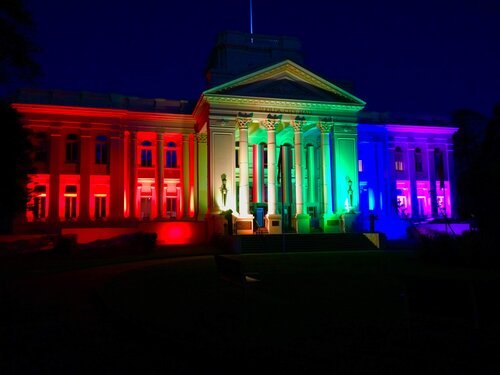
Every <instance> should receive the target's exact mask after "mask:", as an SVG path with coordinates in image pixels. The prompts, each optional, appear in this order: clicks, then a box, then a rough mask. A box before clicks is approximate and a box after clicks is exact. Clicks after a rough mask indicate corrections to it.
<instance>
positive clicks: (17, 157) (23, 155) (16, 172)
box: [0, 100, 32, 233]
mask: <svg viewBox="0 0 500 375" xmlns="http://www.w3.org/2000/svg"><path fill="white" fill-rule="evenodd" d="M0 124H1V126H2V134H3V137H4V138H3V140H4V142H2V147H0V170H1V171H2V183H1V184H0V232H2V233H8V232H10V231H11V229H12V224H13V220H14V219H15V218H16V216H17V215H19V214H21V213H22V212H24V210H25V209H26V202H27V200H28V191H27V183H28V174H29V173H30V172H31V170H32V161H31V152H32V145H31V143H30V141H29V131H28V130H27V129H26V128H24V127H23V126H22V121H21V115H20V114H19V113H18V112H17V111H16V110H15V109H13V108H12V107H11V106H10V105H9V104H7V103H5V102H3V101H1V100H0Z"/></svg>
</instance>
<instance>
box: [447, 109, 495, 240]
mask: <svg viewBox="0 0 500 375" xmlns="http://www.w3.org/2000/svg"><path fill="white" fill-rule="evenodd" d="M454 122H455V123H456V124H457V125H459V128H460V129H459V131H458V132H457V133H456V134H455V137H454V143H455V160H456V171H457V190H458V206H459V210H460V214H461V216H462V217H465V218H470V217H471V215H474V216H475V218H476V219H477V221H478V225H479V229H480V230H482V231H483V232H488V233H491V234H494V233H496V232H497V231H498V224H499V219H498V213H499V210H500V196H499V195H498V192H497V191H498V187H497V179H498V176H500V147H498V145H499V144H500V104H497V105H496V106H495V107H494V108H493V113H492V117H491V118H490V119H488V118H486V117H484V116H482V115H480V114H478V113H476V112H473V111H467V110H462V111H458V112H456V113H455V114H454Z"/></svg>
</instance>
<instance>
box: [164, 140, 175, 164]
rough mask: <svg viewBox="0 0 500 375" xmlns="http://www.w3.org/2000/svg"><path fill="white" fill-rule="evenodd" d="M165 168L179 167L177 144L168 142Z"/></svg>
mask: <svg viewBox="0 0 500 375" xmlns="http://www.w3.org/2000/svg"><path fill="white" fill-rule="evenodd" d="M165 168H177V145H176V144H175V142H168V143H167V148H166V152H165Z"/></svg>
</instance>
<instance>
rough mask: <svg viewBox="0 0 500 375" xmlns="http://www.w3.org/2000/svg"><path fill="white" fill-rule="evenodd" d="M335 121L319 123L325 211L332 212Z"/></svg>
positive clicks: (326, 212)
mask: <svg viewBox="0 0 500 375" xmlns="http://www.w3.org/2000/svg"><path fill="white" fill-rule="evenodd" d="M332 126H333V123H332V122H331V121H325V120H322V121H320V122H319V123H318V128H319V130H320V131H321V155H322V159H323V171H322V172H323V189H322V190H323V213H324V214H332V168H331V150H330V131H331V129H332Z"/></svg>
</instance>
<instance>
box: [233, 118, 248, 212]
mask: <svg viewBox="0 0 500 375" xmlns="http://www.w3.org/2000/svg"><path fill="white" fill-rule="evenodd" d="M250 122H251V117H238V118H237V119H236V124H237V126H238V129H239V130H240V153H239V162H240V197H239V208H240V209H239V214H240V216H242V217H246V216H248V214H249V211H248V206H249V195H248V188H249V185H248V124H250Z"/></svg>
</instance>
